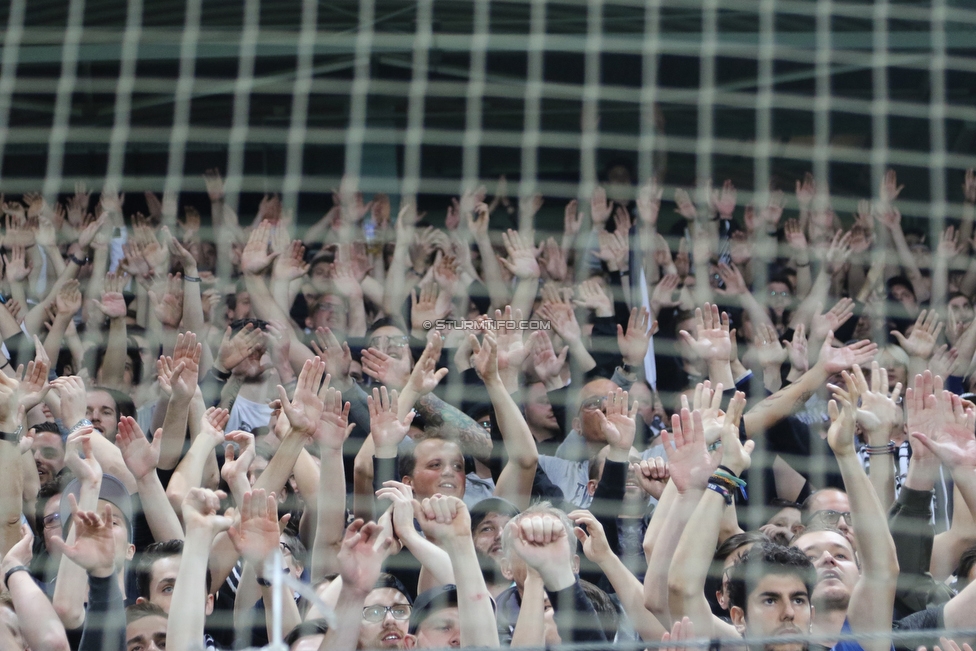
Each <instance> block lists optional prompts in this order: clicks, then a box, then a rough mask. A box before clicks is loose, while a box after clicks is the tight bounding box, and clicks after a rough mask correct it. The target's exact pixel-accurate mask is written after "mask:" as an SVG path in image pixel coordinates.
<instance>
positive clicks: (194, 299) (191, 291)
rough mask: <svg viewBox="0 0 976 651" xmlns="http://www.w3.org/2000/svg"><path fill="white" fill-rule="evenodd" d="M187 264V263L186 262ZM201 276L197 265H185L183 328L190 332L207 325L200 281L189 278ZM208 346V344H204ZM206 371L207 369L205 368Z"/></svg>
mask: <svg viewBox="0 0 976 651" xmlns="http://www.w3.org/2000/svg"><path fill="white" fill-rule="evenodd" d="M184 264H185V263H184ZM188 277H189V278H199V277H200V272H199V271H198V270H197V268H196V265H193V266H188V265H187V266H184V269H183V329H184V330H189V331H190V332H196V333H202V332H203V330H204V327H205V320H204V318H203V299H202V297H201V295H200V283H199V282H194V281H190V280H187V278H188ZM204 347H205V348H206V347H207V346H206V344H204ZM204 372H206V369H204Z"/></svg>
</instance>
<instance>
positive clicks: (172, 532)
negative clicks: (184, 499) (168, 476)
mask: <svg viewBox="0 0 976 651" xmlns="http://www.w3.org/2000/svg"><path fill="white" fill-rule="evenodd" d="M136 486H137V487H138V488H139V501H140V502H142V509H143V512H144V514H145V516H146V523H147V524H148V525H149V531H151V532H152V536H153V539H154V540H174V539H176V540H183V527H182V525H180V519H179V517H177V515H176V511H174V510H173V506H172V504H170V501H169V499H168V498H167V497H166V491H165V489H163V484H162V483H161V482H160V481H159V475H157V474H156V471H155V470H154V471H152V472H151V473H149V474H148V475H146V476H145V477H143V478H142V479H137V480H136Z"/></svg>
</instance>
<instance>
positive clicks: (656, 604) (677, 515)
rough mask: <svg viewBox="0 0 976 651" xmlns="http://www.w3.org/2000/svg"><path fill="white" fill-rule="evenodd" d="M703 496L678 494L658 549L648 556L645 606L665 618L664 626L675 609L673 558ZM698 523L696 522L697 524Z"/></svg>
mask: <svg viewBox="0 0 976 651" xmlns="http://www.w3.org/2000/svg"><path fill="white" fill-rule="evenodd" d="M700 499H701V491H694V492H688V493H684V494H681V493H679V494H677V495H676V497H675V501H674V505H673V507H672V508H671V510H670V511H669V512H668V516H667V520H666V521H665V524H664V527H663V529H662V530H661V533H660V535H659V536H658V539H657V541H656V543H655V545H654V550H653V552H652V553H651V556H650V557H648V560H647V573H646V574H645V575H644V607H645V608H647V609H648V610H649V611H651V612H652V613H653V614H654V616H655V617H657V618H658V619H659V620H661V623H662V624H664V626H670V625H671V611H670V608H669V606H668V599H669V595H668V589H669V587H668V583H669V581H668V577H669V575H670V570H671V568H672V567H673V563H672V562H671V559H672V558H673V557H674V553H675V550H676V549H677V548H678V541H679V540H680V539H681V535H682V533H683V532H684V530H685V526H686V525H687V524H688V522H689V520H690V519H691V515H692V513H693V512H694V510H695V506H696V505H697V504H698V502H699V500H700ZM698 524H699V523H697V522H696V526H698Z"/></svg>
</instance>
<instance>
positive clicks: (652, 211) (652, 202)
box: [637, 177, 664, 227]
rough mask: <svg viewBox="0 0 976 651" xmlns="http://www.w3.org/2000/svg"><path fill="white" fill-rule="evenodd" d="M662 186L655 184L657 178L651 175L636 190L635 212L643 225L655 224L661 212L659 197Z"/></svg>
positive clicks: (652, 225)
mask: <svg viewBox="0 0 976 651" xmlns="http://www.w3.org/2000/svg"><path fill="white" fill-rule="evenodd" d="M663 195H664V188H663V187H662V186H659V185H658V184H657V179H655V178H654V177H651V178H649V179H647V182H646V183H644V185H642V186H641V187H640V190H638V192H637V214H638V216H640V220H641V223H643V224H644V225H645V226H651V227H655V226H657V218H658V215H659V214H660V212H661V197H662V196H663Z"/></svg>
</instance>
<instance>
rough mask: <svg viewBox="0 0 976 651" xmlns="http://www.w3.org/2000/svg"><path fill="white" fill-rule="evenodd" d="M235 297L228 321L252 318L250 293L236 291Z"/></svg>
mask: <svg viewBox="0 0 976 651" xmlns="http://www.w3.org/2000/svg"><path fill="white" fill-rule="evenodd" d="M236 299H237V300H236V301H235V302H234V309H233V310H232V311H231V313H230V318H229V319H228V321H237V320H238V319H252V318H254V314H253V313H252V312H251V295H250V294H248V293H247V292H237V294H236Z"/></svg>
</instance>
